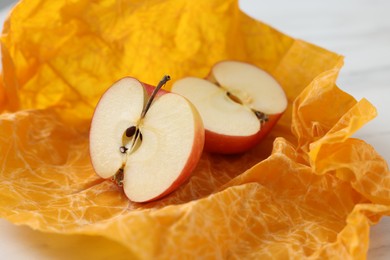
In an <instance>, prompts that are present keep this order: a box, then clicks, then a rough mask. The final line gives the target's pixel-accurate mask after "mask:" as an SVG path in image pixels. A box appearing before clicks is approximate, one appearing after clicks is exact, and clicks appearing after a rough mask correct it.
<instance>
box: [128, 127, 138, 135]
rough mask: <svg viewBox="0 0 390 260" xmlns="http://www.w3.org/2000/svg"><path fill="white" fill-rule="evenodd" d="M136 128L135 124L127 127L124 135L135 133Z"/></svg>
mask: <svg viewBox="0 0 390 260" xmlns="http://www.w3.org/2000/svg"><path fill="white" fill-rule="evenodd" d="M136 130H137V128H136V127H135V126H130V127H129V128H127V129H126V136H127V137H132V136H133V135H134V134H135V131H136Z"/></svg>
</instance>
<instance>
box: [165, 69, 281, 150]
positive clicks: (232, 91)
mask: <svg viewBox="0 0 390 260" xmlns="http://www.w3.org/2000/svg"><path fill="white" fill-rule="evenodd" d="M172 92H174V93H178V94H181V95H183V96H184V97H186V98H188V99H189V100H190V101H191V102H192V103H193V104H194V105H195V107H196V108H197V109H198V111H199V113H200V115H201V117H202V119H203V124H204V128H205V131H206V133H205V136H206V137H205V148H204V149H205V150H206V151H209V152H214V153H222V154H234V153H241V152H244V151H247V150H248V149H250V148H252V147H253V146H255V145H256V144H257V143H259V141H260V140H261V139H263V138H264V137H265V136H266V135H267V133H268V132H269V131H270V130H271V129H272V128H273V126H274V125H275V124H276V123H277V121H278V119H279V118H280V117H281V115H282V114H283V112H284V111H285V109H286V107H287V98H286V95H285V93H284V90H283V88H282V87H281V86H280V85H279V83H278V82H277V81H276V80H275V79H274V78H273V77H272V76H271V75H269V74H268V73H267V72H265V71H264V70H262V69H260V68H258V67H256V66H254V65H252V64H248V63H244V62H239V61H221V62H219V63H217V64H215V65H214V66H213V68H212V70H211V72H210V74H209V76H208V77H207V79H200V78H195V77H186V78H183V79H180V80H178V81H176V82H175V83H174V84H173V86H172Z"/></svg>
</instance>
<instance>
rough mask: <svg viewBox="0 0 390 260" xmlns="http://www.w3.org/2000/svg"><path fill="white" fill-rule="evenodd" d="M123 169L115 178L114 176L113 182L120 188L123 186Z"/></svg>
mask: <svg viewBox="0 0 390 260" xmlns="http://www.w3.org/2000/svg"><path fill="white" fill-rule="evenodd" d="M123 177H124V176H123V168H120V169H119V170H118V171H117V172H116V173H115V175H114V176H112V180H113V181H114V182H115V183H116V185H118V186H119V187H122V186H123Z"/></svg>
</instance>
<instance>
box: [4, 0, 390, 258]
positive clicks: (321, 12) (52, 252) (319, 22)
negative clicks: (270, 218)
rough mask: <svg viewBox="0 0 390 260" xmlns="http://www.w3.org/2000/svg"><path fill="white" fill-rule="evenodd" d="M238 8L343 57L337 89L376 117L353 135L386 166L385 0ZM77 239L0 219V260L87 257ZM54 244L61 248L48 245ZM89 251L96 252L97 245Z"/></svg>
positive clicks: (389, 133)
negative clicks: (79, 249) (372, 108)
mask: <svg viewBox="0 0 390 260" xmlns="http://www.w3.org/2000/svg"><path fill="white" fill-rule="evenodd" d="M6 2H13V1H12V0H1V4H0V8H2V9H0V21H1V24H2V21H4V19H5V16H6V14H7V13H8V11H9V9H10V5H7V4H6ZM241 6H242V9H243V10H245V11H246V12H247V13H248V14H249V15H251V16H253V17H255V18H258V19H260V20H262V21H265V22H267V23H268V24H271V25H273V26H274V27H276V28H277V29H279V30H280V31H282V32H284V33H286V34H289V35H291V36H293V37H296V38H300V39H303V40H306V41H308V42H311V43H314V44H316V45H319V46H322V47H324V48H326V49H329V50H332V51H334V52H337V53H339V54H342V55H344V56H345V65H344V67H343V69H342V71H341V73H340V76H339V80H338V85H339V86H340V87H341V88H342V89H343V90H345V91H347V92H348V93H350V94H352V95H353V96H354V97H355V98H357V99H360V98H362V97H365V98H367V99H368V100H369V101H371V102H372V103H373V104H374V105H375V106H376V107H377V109H378V113H379V115H378V117H377V118H376V119H375V120H374V121H372V122H371V123H369V124H368V125H366V126H365V127H364V128H363V129H361V130H360V131H359V132H358V133H357V134H356V135H355V136H356V137H358V138H361V139H364V140H366V141H367V142H368V143H370V144H371V145H373V146H374V147H375V148H376V150H377V151H378V152H379V153H380V154H381V155H382V156H383V157H384V158H385V159H386V160H387V162H389V161H390V120H389V119H390V102H389V101H388V100H387V99H389V98H390V1H388V0H328V1H318V0H295V1H289V0H272V1H271V0H261V1H260V0H258V1H253V0H241ZM0 28H1V26H0ZM77 239H82V238H77ZM77 239H76V240H75V239H72V238H69V237H65V236H54V235H44V234H41V233H39V232H36V231H32V230H30V229H29V228H27V227H16V226H13V225H11V224H10V223H8V222H7V221H5V220H0V252H1V256H0V259H16V260H24V259H26V260H27V259H28V260H29V259H71V258H73V259H74V258H75V257H82V258H85V259H88V256H87V255H77V252H74V251H72V250H71V249H72V247H74V246H75V245H77V243H78V240H77ZM53 240H56V241H60V242H61V244H62V246H61V247H56V248H53V247H51V246H50V244H51V241H53ZM96 243H97V245H98V244H99V243H102V241H100V240H97V241H96ZM91 249H92V248H91ZM93 250H99V249H98V246H97V247H95V248H94V249H93ZM109 253H110V252H106V253H104V252H102V254H101V255H100V256H101V258H100V259H107V258H108V257H109ZM75 254H76V255H75ZM95 259H96V258H95ZM368 259H374V260H385V259H390V217H384V218H383V219H382V220H381V222H380V223H379V224H377V225H376V226H373V227H372V228H371V234H370V250H369V253H368Z"/></svg>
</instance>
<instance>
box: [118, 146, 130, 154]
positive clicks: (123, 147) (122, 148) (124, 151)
mask: <svg viewBox="0 0 390 260" xmlns="http://www.w3.org/2000/svg"><path fill="white" fill-rule="evenodd" d="M127 150H129V148H127V147H126V146H121V147H120V148H119V151H120V152H121V153H126V152H127Z"/></svg>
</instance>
